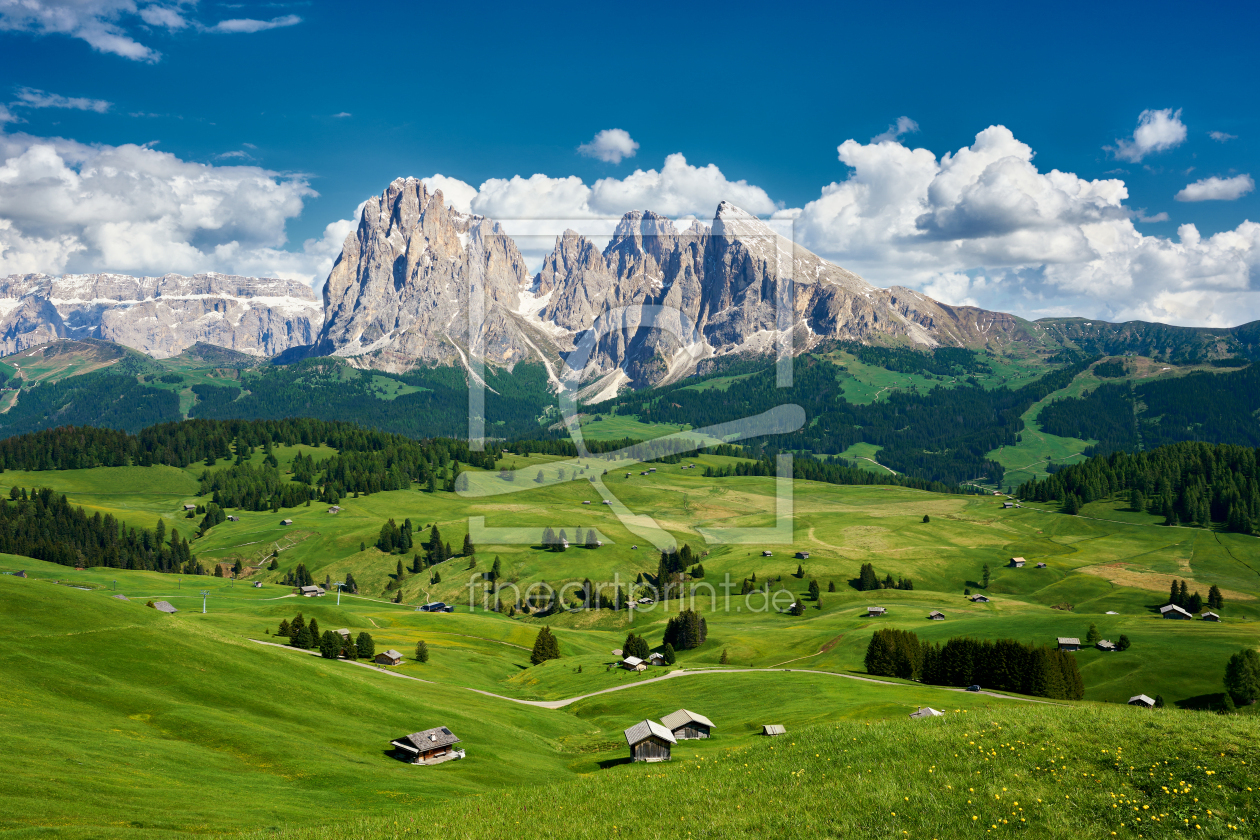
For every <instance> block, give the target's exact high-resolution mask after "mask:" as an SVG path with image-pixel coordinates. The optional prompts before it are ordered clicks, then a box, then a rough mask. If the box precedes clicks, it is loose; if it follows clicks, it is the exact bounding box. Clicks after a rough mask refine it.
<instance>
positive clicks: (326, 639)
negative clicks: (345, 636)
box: [319, 630, 341, 659]
mask: <svg viewBox="0 0 1260 840" xmlns="http://www.w3.org/2000/svg"><path fill="white" fill-rule="evenodd" d="M340 653H341V637H340V636H338V635H337V634H336V633H334V632H333V631H331V630H325V631H324V635H322V636H320V638H319V655H320V656H322V657H324V658H325V659H336V658H337V656H338V654H340Z"/></svg>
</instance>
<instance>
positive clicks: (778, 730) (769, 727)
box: [761, 723, 787, 738]
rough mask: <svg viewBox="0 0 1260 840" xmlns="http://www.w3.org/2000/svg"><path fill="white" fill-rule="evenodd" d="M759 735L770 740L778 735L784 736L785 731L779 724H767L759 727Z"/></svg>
mask: <svg viewBox="0 0 1260 840" xmlns="http://www.w3.org/2000/svg"><path fill="white" fill-rule="evenodd" d="M761 734H762V735H765V736H767V737H770V738H774V737H775V736H778V735H786V734H787V729H786V728H785V727H784V726H783V725H782V724H780V723H767V724H766V725H765V726H763V727H761Z"/></svg>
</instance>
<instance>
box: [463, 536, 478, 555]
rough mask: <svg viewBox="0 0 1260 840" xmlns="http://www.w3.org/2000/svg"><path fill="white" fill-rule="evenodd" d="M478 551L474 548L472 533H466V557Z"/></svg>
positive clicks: (464, 552) (464, 553)
mask: <svg viewBox="0 0 1260 840" xmlns="http://www.w3.org/2000/svg"><path fill="white" fill-rule="evenodd" d="M475 552H476V549H475V548H473V541H472V534H464V551H463V556H464V557H471V556H472V555H473V554H474V553H475Z"/></svg>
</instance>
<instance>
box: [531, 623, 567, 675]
mask: <svg viewBox="0 0 1260 840" xmlns="http://www.w3.org/2000/svg"><path fill="white" fill-rule="evenodd" d="M559 658H560V642H558V641H557V640H556V637H555V635H554V634H552V632H551V628H550V627H548V626H547V625H545V624H544V625H543V627H542V629H541V630H539V631H538V636H537V637H536V638H535V639H534V649H533V650H532V651H531V652H530V654H529V661H530V662H531V663H532V664H534V665H541V664H542V663H544V662H546V661H547V660H548V659H559Z"/></svg>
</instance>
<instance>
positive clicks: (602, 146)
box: [577, 128, 639, 163]
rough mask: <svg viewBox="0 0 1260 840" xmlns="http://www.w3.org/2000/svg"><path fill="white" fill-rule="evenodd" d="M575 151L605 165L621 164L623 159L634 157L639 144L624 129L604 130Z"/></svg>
mask: <svg viewBox="0 0 1260 840" xmlns="http://www.w3.org/2000/svg"><path fill="white" fill-rule="evenodd" d="M577 150H578V153H579V154H583V155H586V156H587V157H593V158H596V159H597V160H602V161H604V162H605V163H621V161H622V160H624V159H625V158H632V157H634V156H635V154H636V153H637V152H638V151H639V144H638V143H636V142H635V141H634V138H633V137H631V136H630V132H628V131H626V130H625V129H621V128H606V129H604V130H603V131H601V132H599V133H598V134H596V135H595V136H594V137H593V138H592V139H591V142H589V143H583V144H582V145H581V146H578V148H577Z"/></svg>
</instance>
